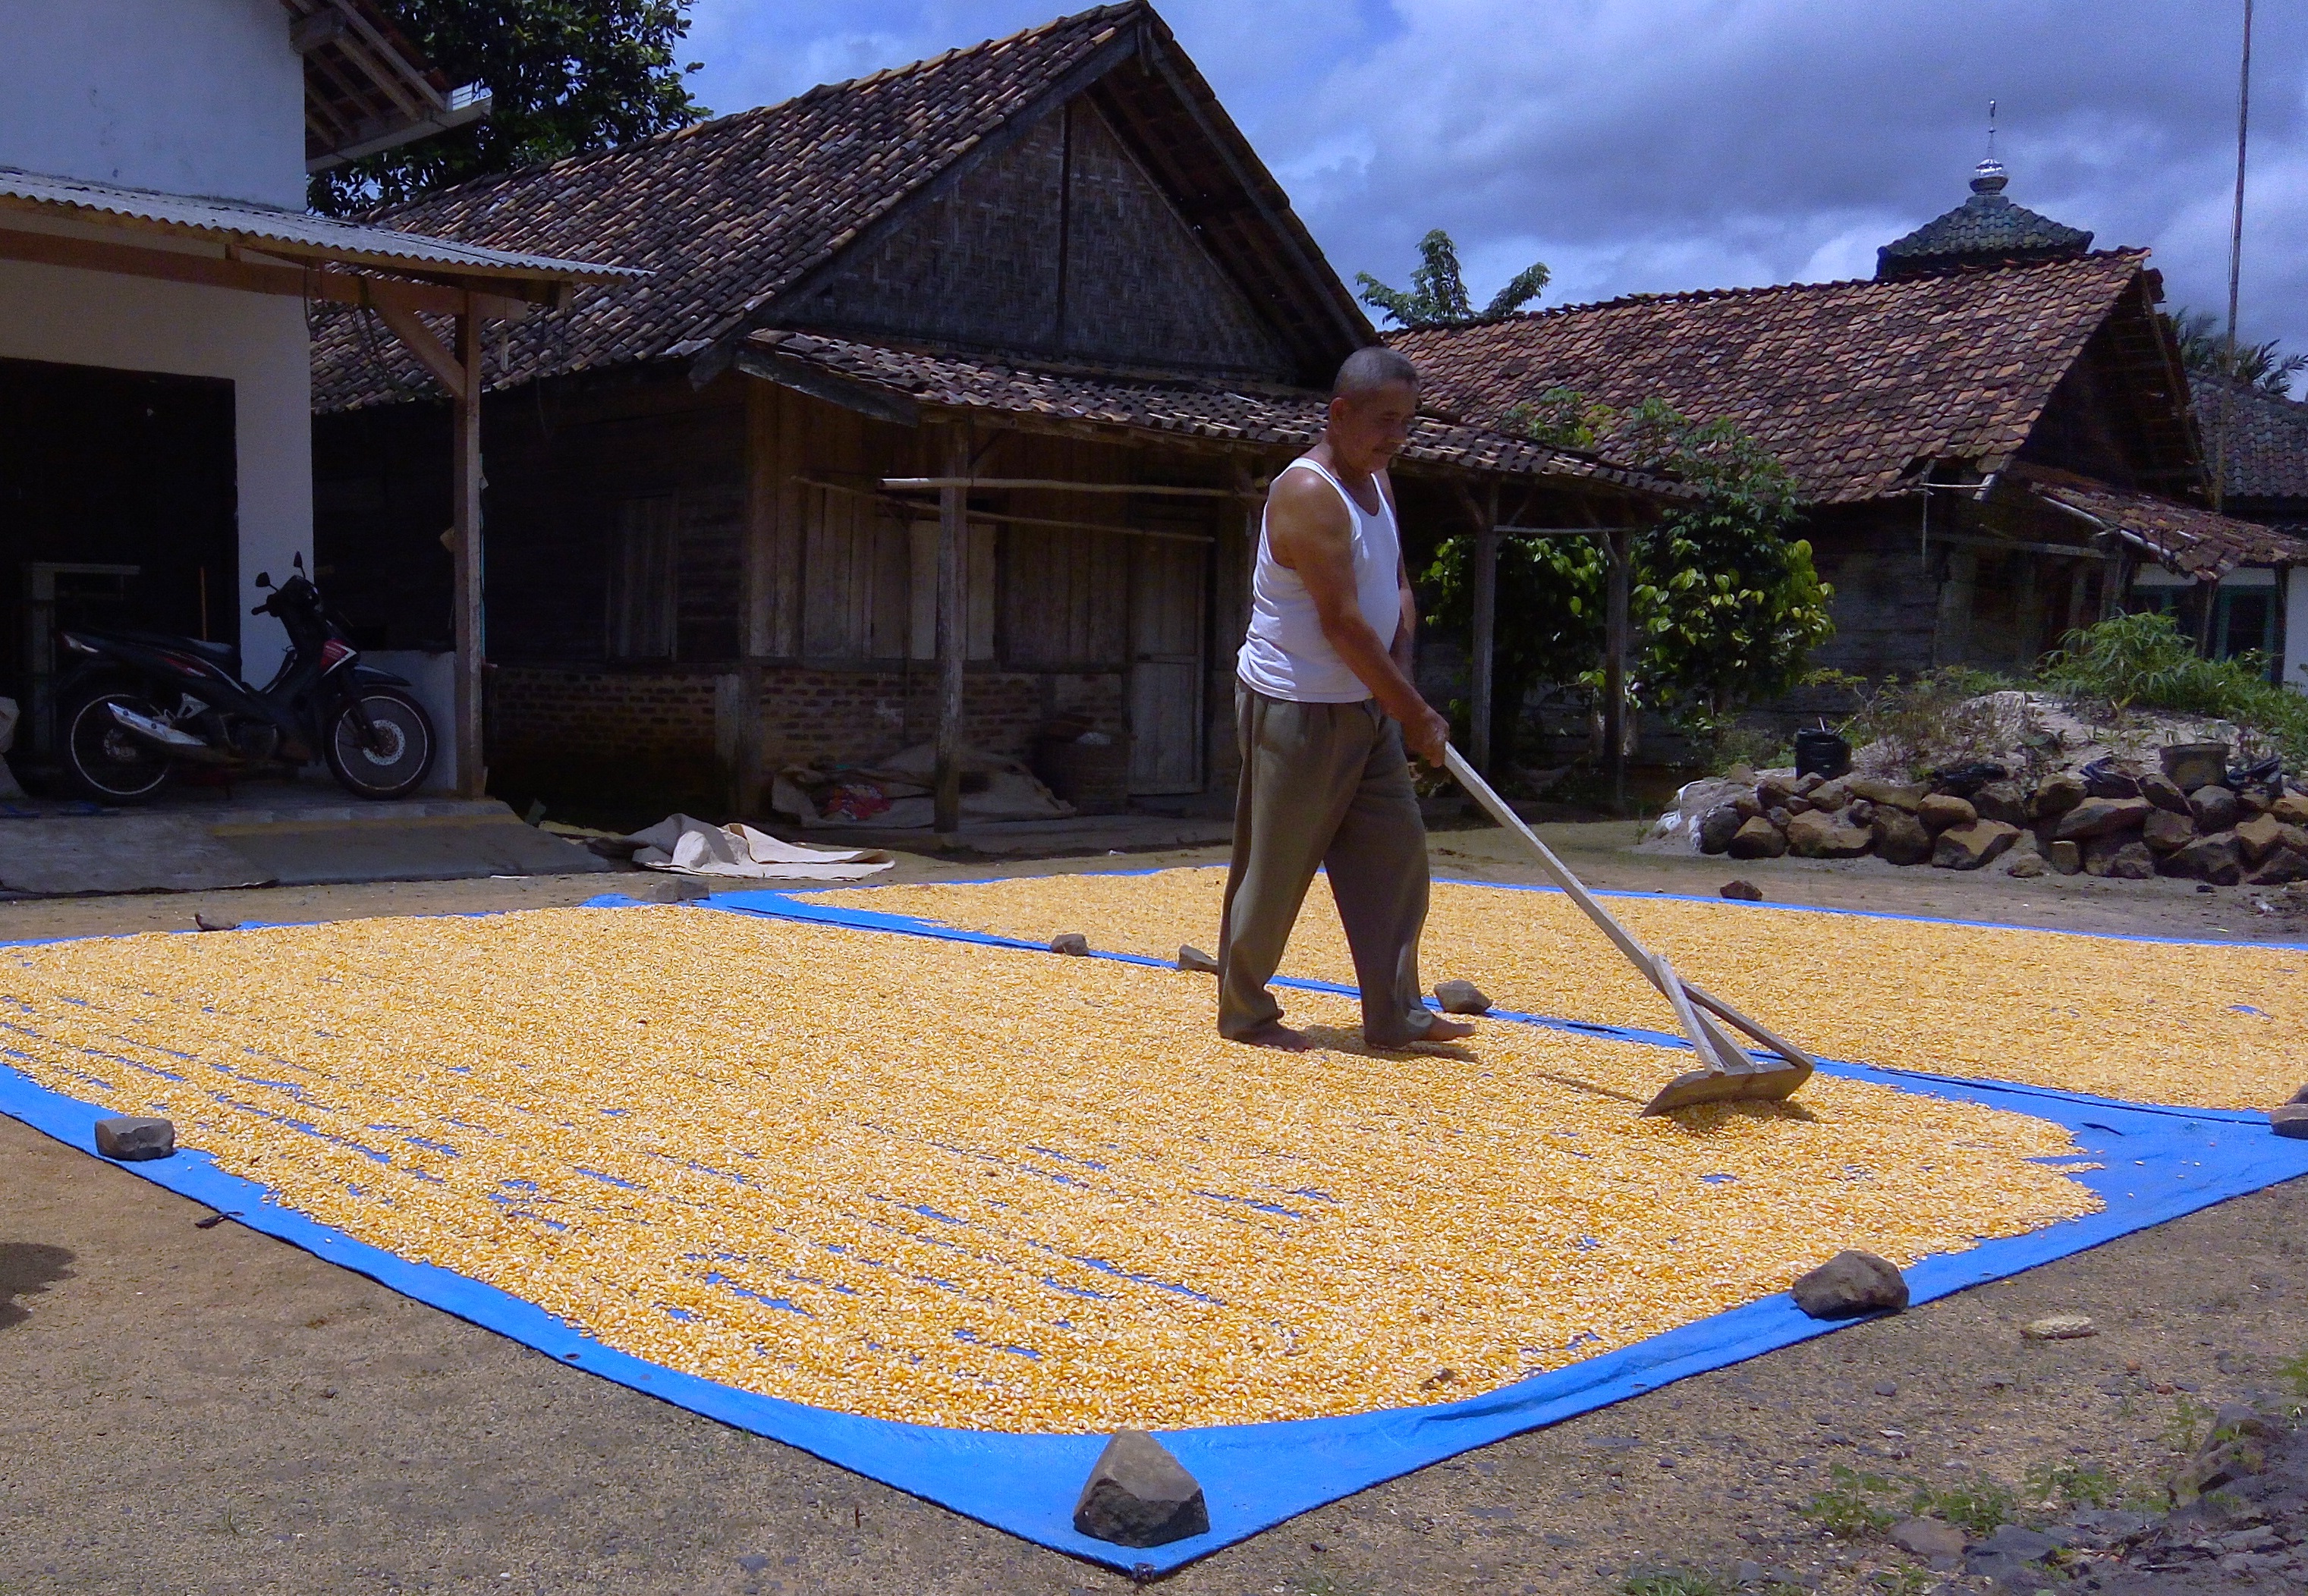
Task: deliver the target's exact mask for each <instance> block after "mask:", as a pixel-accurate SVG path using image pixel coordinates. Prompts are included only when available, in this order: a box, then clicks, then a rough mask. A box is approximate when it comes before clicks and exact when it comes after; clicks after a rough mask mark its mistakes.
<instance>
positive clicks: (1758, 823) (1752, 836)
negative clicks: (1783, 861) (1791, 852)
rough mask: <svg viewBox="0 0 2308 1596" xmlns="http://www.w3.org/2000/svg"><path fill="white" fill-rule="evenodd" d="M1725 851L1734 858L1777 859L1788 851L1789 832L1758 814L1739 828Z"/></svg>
mask: <svg viewBox="0 0 2308 1596" xmlns="http://www.w3.org/2000/svg"><path fill="white" fill-rule="evenodd" d="M1724 851H1725V852H1726V853H1727V854H1730V855H1731V857H1732V858H1734V859H1777V858H1778V856H1779V855H1780V854H1784V853H1786V852H1787V834H1786V833H1785V832H1783V831H1781V830H1780V829H1779V828H1778V827H1777V826H1774V825H1772V824H1771V822H1770V821H1769V820H1768V819H1764V818H1763V817H1762V816H1761V815H1757V816H1756V817H1755V818H1754V819H1752V820H1749V821H1746V822H1745V823H1744V824H1743V825H1742V826H1741V827H1740V828H1739V829H1738V831H1737V832H1736V833H1735V835H1734V836H1733V837H1732V838H1731V845H1730V846H1729V847H1728V848H1727V849H1725V850H1724Z"/></svg>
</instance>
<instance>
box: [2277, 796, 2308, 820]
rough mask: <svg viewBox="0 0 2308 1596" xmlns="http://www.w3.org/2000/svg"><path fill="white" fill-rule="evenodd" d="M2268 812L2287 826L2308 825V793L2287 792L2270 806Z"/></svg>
mask: <svg viewBox="0 0 2308 1596" xmlns="http://www.w3.org/2000/svg"><path fill="white" fill-rule="evenodd" d="M2268 812H2269V814H2272V815H2274V816H2275V817H2276V818H2277V819H2279V820H2281V821H2283V822H2284V823H2285V824H2286V825H2287V826H2308V794H2304V793H2286V794H2284V796H2283V797H2281V798H2278V800H2277V801H2276V802H2273V803H2271V804H2269V806H2268Z"/></svg>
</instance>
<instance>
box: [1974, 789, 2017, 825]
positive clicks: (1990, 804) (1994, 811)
mask: <svg viewBox="0 0 2308 1596" xmlns="http://www.w3.org/2000/svg"><path fill="white" fill-rule="evenodd" d="M1971 806H1972V808H1974V809H1976V810H1977V811H1979V818H1980V819H1983V820H2001V821H2002V822H2003V823H2004V824H2005V825H2007V826H2024V825H2026V824H2027V823H2028V795H2027V794H2025V793H2023V792H2021V791H2020V789H2019V783H2018V782H2016V781H1991V782H1989V783H1987V784H1986V785H1985V786H1983V787H1981V788H1980V789H1979V791H1977V792H1976V793H1974V794H1972V795H1971Z"/></svg>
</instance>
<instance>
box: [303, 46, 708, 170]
mask: <svg viewBox="0 0 2308 1596" xmlns="http://www.w3.org/2000/svg"><path fill="white" fill-rule="evenodd" d="M691 4H692V0H385V3H384V6H383V9H384V10H385V11H386V12H387V13H389V14H390V15H391V16H392V20H393V21H395V22H396V23H398V24H399V25H400V29H401V30H402V31H403V32H404V33H406V34H407V35H408V36H409V39H410V40H411V42H413V43H414V44H416V45H417V47H418V48H419V49H421V50H423V51H424V52H425V54H426V56H427V57H428V58H429V59H430V60H431V61H432V62H433V63H434V64H435V65H437V66H439V67H440V68H441V69H442V71H444V73H447V74H448V75H449V78H450V80H451V81H452V82H458V83H478V84H480V85H482V86H483V87H484V88H485V89H487V91H488V93H489V95H490V98H491V102H492V103H491V106H490V109H489V114H488V116H486V117H484V118H482V119H481V120H480V121H478V122H475V123H469V124H467V125H465V126H463V127H460V128H452V130H450V131H449V132H447V133H437V134H435V135H434V136H433V137H431V138H428V139H419V140H418V141H417V142H414V143H409V144H403V145H400V147H399V148H397V149H392V150H383V151H381V152H379V153H378V154H375V155H371V156H366V157H364V158H362V159H359V160H356V161H351V162H348V163H347V164H346V165H344V166H341V167H333V168H332V169H331V170H329V171H326V172H320V173H316V174H314V176H313V177H312V178H311V180H310V181H309V183H308V184H307V185H306V200H307V202H308V203H309V204H311V206H312V207H313V209H314V210H318V211H321V212H323V213H324V214H326V215H330V216H345V215H349V214H352V213H353V212H356V211H360V210H368V209H370V208H371V207H373V206H377V205H393V204H399V203H400V202H403V201H405V200H413V199H416V198H418V197H419V196H420V195H424V194H428V193H435V192H437V191H439V190H441V189H444V188H449V187H452V186H454V185H455V184H460V183H463V182H465V181H467V180H468V179H469V178H474V177H481V176H487V175H489V174H490V173H493V172H508V171H511V170H512V169H513V168H514V167H525V166H529V165H531V164H533V163H535V162H538V161H549V160H558V159H561V158H562V157H563V156H565V155H575V154H579V153H581V152H582V151H585V150H606V149H609V148H612V147H614V146H616V145H618V144H624V143H630V142H633V140H635V139H642V138H646V137H648V136H649V135H650V134H651V133H663V132H664V131H665V130H667V128H673V127H682V126H685V125H687V124H690V123H692V122H694V121H697V120H698V119H699V118H701V117H702V116H707V115H709V114H710V113H708V112H707V110H706V109H705V107H702V106H701V105H699V104H698V103H697V102H696V101H695V100H694V99H691V98H690V94H689V90H688V87H687V86H686V85H685V83H684V82H682V79H683V76H684V74H685V73H692V72H695V71H696V70H697V65H696V64H694V63H692V64H689V65H687V66H681V67H677V66H676V64H675V61H676V56H675V54H674V52H675V49H676V47H677V46H678V45H679V43H680V41H681V40H682V39H683V38H684V37H685V36H686V35H687V33H688V31H689V8H690V5H691Z"/></svg>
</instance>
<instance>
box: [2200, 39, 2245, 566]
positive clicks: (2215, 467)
mask: <svg viewBox="0 0 2308 1596" xmlns="http://www.w3.org/2000/svg"><path fill="white" fill-rule="evenodd" d="M2251 128H2252V0H2243V64H2242V66H2241V67H2240V68H2239V69H2238V71H2237V75H2236V179H2235V209H2234V210H2233V211H2232V212H2231V213H2230V216H2229V220H2228V336H2227V356H2226V363H2225V364H2226V370H2225V372H2224V373H2222V374H2223V375H2224V376H2225V377H2226V381H2225V382H2222V383H2221V384H2220V412H2219V419H2218V422H2216V423H2215V424H2214V425H2213V429H2212V509H2213V510H2214V511H2218V510H2219V509H2220V508H2221V505H2222V502H2223V501H2224V500H2225V499H2226V496H2227V485H2228V484H2227V476H2228V473H2227V454H2228V409H2229V405H2230V401H2231V399H2233V397H2234V394H2235V384H2236V382H2237V381H2238V379H2239V378H2240V376H2241V375H2242V373H2241V372H2240V371H2239V370H2238V369H2237V365H2236V291H2237V288H2238V287H2239V285H2240V284H2241V282H2242V280H2243V158H2244V148H2245V141H2246V136H2247V134H2248V133H2250V131H2251ZM2209 602H2210V601H2209V597H2208V598H2207V599H2206V603H2207V604H2209Z"/></svg>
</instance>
